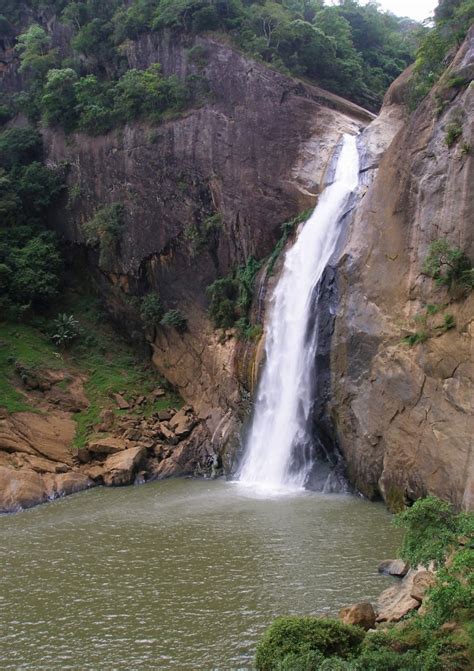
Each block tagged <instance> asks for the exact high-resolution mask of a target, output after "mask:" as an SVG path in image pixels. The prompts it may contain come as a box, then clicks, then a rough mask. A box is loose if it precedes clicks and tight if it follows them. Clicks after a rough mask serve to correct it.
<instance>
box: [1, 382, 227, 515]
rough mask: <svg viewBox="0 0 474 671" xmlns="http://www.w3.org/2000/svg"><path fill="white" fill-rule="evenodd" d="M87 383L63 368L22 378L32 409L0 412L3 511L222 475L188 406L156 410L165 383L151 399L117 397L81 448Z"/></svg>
mask: <svg viewBox="0 0 474 671" xmlns="http://www.w3.org/2000/svg"><path fill="white" fill-rule="evenodd" d="M19 379H20V377H19ZM83 383H84V378H82V377H81V376H80V375H77V376H75V377H72V378H71V375H70V373H68V372H64V371H51V370H43V371H41V372H36V374H35V376H34V377H32V376H31V375H30V376H29V377H28V376H23V377H22V378H21V383H19V384H21V387H22V389H21V390H22V393H24V395H25V397H26V398H27V400H28V402H29V403H30V404H31V407H32V411H31V412H16V413H14V414H9V413H7V412H6V411H1V414H0V513H10V512H17V511H20V510H23V509H25V508H30V507H32V506H35V505H38V504H41V503H45V502H47V501H51V500H53V499H56V498H59V497H62V496H67V495H69V494H73V493H76V492H79V491H82V490H85V489H89V488H90V487H94V486H98V485H105V486H107V487H116V486H123V485H131V484H134V483H143V482H146V481H149V480H155V479H162V478H167V477H171V476H186V475H201V476H202V475H207V476H211V475H215V474H216V473H217V472H218V468H219V460H218V457H217V455H216V454H214V453H213V452H212V449H211V448H210V447H209V446H210V443H211V441H210V436H209V435H208V433H209V432H208V429H207V427H206V425H205V424H204V423H203V422H202V421H201V420H199V418H198V417H197V416H196V414H195V413H194V412H193V409H192V407H191V406H189V405H185V406H183V407H181V408H176V407H169V408H166V409H164V410H158V411H155V412H154V411H153V405H154V404H155V401H156V399H158V398H162V397H165V396H166V391H165V390H164V389H162V388H157V389H155V390H154V391H153V392H152V393H151V394H150V395H149V396H148V397H145V396H134V397H129V398H125V397H124V396H123V395H121V394H114V395H113V397H112V398H111V404H112V406H113V407H109V408H106V409H104V410H102V412H101V414H100V423H99V424H97V425H96V426H94V427H93V433H92V434H91V436H90V437H89V439H88V441H87V443H86V444H85V446H83V447H81V448H79V449H76V448H75V447H74V437H75V433H76V422H75V419H74V416H75V414H76V413H77V412H80V411H81V410H84V408H87V407H88V404H89V401H88V399H87V397H86V394H85V393H84V388H83ZM66 384H67V386H66Z"/></svg>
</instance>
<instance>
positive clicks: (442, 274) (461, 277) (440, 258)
mask: <svg viewBox="0 0 474 671" xmlns="http://www.w3.org/2000/svg"><path fill="white" fill-rule="evenodd" d="M423 272H424V273H425V274H426V275H429V277H432V278H433V279H434V280H435V282H436V284H438V285H444V286H446V287H447V288H448V289H449V290H455V291H456V290H457V289H461V290H466V291H467V290H470V289H472V288H473V287H474V274H473V267H472V263H471V261H470V260H469V258H468V257H467V256H466V254H465V253H464V252H463V251H462V250H461V249H459V248H458V247H451V246H450V245H449V243H448V242H447V240H435V241H434V242H432V243H431V245H430V247H429V250H428V255H427V257H426V259H425V262H424V264H423Z"/></svg>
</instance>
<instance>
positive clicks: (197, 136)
mask: <svg viewBox="0 0 474 671" xmlns="http://www.w3.org/2000/svg"><path fill="white" fill-rule="evenodd" d="M50 21H52V23H51V30H52V31H53V33H54V34H55V35H56V39H57V42H58V44H59V46H61V45H62V43H63V42H64V40H65V36H64V34H63V32H61V30H62V29H59V28H58V27H57V26H56V27H55V24H54V19H50ZM473 41H474V36H473V34H472V33H471V35H470V37H469V38H468V40H467V42H466V44H465V45H464V46H463V48H462V49H461V51H460V52H459V54H458V56H457V57H456V59H455V61H454V63H453V65H452V66H451V69H450V71H449V72H448V74H447V75H446V77H445V78H443V80H442V81H441V82H440V84H439V86H438V87H437V89H435V90H434V91H433V92H432V94H431V95H430V96H429V97H428V98H427V99H426V100H425V102H424V103H423V104H422V105H421V107H420V108H419V109H418V111H417V112H416V113H415V114H414V115H412V117H411V118H409V117H408V115H407V113H406V110H405V109H404V108H403V105H402V104H401V102H402V98H403V95H402V94H403V88H404V85H405V82H406V79H407V77H408V76H409V73H406V74H405V75H403V76H402V78H401V79H400V81H398V82H397V83H396V84H395V85H394V86H393V87H392V89H391V90H390V91H389V93H388V94H387V97H386V101H385V105H384V108H383V110H382V113H381V115H380V116H379V117H378V118H377V119H376V120H375V121H373V123H372V124H371V125H370V127H369V128H368V129H367V130H366V131H365V132H364V134H363V136H362V138H361V151H362V156H361V162H362V172H361V185H362V186H361V190H362V193H363V195H362V198H361V200H360V203H359V205H358V207H357V210H356V213H355V216H354V218H353V222H352V224H351V227H350V228H349V230H348V234H347V237H346V239H345V240H344V241H343V243H342V245H341V250H340V252H339V254H338V258H337V259H335V261H334V263H333V264H332V267H331V269H330V270H329V271H328V273H327V274H326V282H325V285H324V287H323V290H322V292H321V295H322V300H323V302H325V307H326V308H329V309H326V310H325V311H324V310H323V309H322V308H323V307H324V306H323V305H321V306H320V308H321V316H320V319H319V328H320V329H321V330H322V331H324V337H323V338H322V340H321V342H322V346H321V351H320V353H319V355H318V365H319V371H318V374H320V375H321V377H320V380H321V382H320V391H321V398H322V399H323V400H324V404H323V403H320V407H319V408H318V413H317V414H318V419H319V422H318V431H319V434H320V438H321V439H322V440H323V441H327V442H331V443H334V444H338V445H339V447H340V449H341V451H342V453H343V455H344V457H345V460H346V464H347V469H348V474H349V477H350V479H351V480H352V482H353V483H354V484H355V486H356V487H357V488H358V489H359V490H360V491H362V492H363V493H364V494H366V495H367V496H369V497H377V496H379V495H381V496H382V497H383V498H385V500H386V501H387V502H388V503H389V505H390V506H391V507H396V506H398V505H400V504H401V503H402V502H403V501H404V500H410V499H415V498H417V497H419V496H422V495H425V494H427V493H433V494H436V495H438V496H441V497H442V498H445V499H448V500H451V501H453V502H454V503H456V505H458V506H464V507H469V506H472V505H473V491H472V487H473V473H472V469H473V463H472V443H471V441H472V435H473V428H474V427H473V426H472V423H471V422H472V417H471V415H470V414H469V413H470V411H471V409H472V408H471V403H472V386H470V385H472V349H471V339H470V338H471V337H472V328H473V326H472V313H473V312H472V297H471V298H462V299H461V298H457V299H454V298H453V297H451V296H450V295H448V293H447V292H446V290H444V289H442V288H436V287H435V286H434V285H433V282H432V280H430V279H429V278H427V277H425V276H424V275H423V274H422V272H421V270H422V265H423V261H424V258H425V256H426V254H427V250H428V247H429V245H430V243H431V242H432V241H433V240H435V239H438V238H447V239H448V240H449V242H450V243H451V244H452V245H455V246H458V247H461V248H462V249H464V250H465V251H466V252H467V253H468V254H470V256H471V257H472V256H473V252H474V250H473V239H472V235H473V232H472V221H473V207H474V202H473V195H472V189H470V188H469V187H470V185H471V184H472V181H473V167H472V151H471V152H469V151H466V150H462V147H463V146H464V147H465V148H466V147H468V146H469V145H473V141H472V124H473V104H474V103H473V89H472V84H471V86H470V87H466V86H462V87H460V88H455V87H454V88H453V87H449V85H448V79H449V78H450V77H452V76H453V75H454V74H457V73H463V74H465V75H467V76H471V78H472V60H473V51H474V46H473ZM195 46H199V49H200V57H199V62H196V61H195V60H193V47H195ZM195 53H196V52H195V51H194V54H195ZM7 56H8V58H5V59H3V60H4V66H3V78H4V82H6V83H7V85H8V86H9V87H10V88H15V87H17V86H19V83H18V81H17V79H18V76H17V73H16V63H15V56H14V54H13V52H12V51H11V50H9V51H8V54H7ZM127 58H128V61H129V64H130V67H146V66H148V65H149V64H151V63H153V62H157V61H158V62H161V64H162V67H163V71H164V73H165V74H171V73H175V74H177V75H178V76H179V77H181V78H185V77H188V76H189V75H194V76H195V77H199V78H200V81H201V82H202V83H203V85H204V88H205V89H206V90H207V93H206V98H205V99H204V100H202V103H201V104H200V105H199V106H197V107H196V108H195V109H191V110H188V111H187V112H186V113H183V114H182V115H181V116H180V117H179V118H176V119H171V120H168V121H166V122H164V123H162V124H160V125H157V126H152V125H149V124H139V123H135V124H133V125H129V126H126V127H125V128H123V129H120V130H117V131H114V132H111V133H109V134H108V135H106V136H102V137H97V138H91V137H87V136H83V135H73V136H67V137H66V136H64V135H63V134H61V133H59V132H56V131H52V130H45V131H44V137H45V145H46V148H47V160H48V161H49V163H51V164H60V163H65V164H66V165H67V180H68V184H69V186H70V191H69V199H68V201H67V202H64V203H63V207H62V208H61V209H60V210H59V211H58V212H57V213H56V227H57V230H58V231H59V233H60V234H61V236H62V237H63V239H64V240H65V242H66V243H68V245H69V246H70V249H71V252H72V255H73V256H80V257H81V258H84V257H85V259H86V262H87V266H88V268H89V269H90V270H91V271H92V273H93V274H94V276H95V278H96V281H97V284H98V286H99V288H100V291H101V294H102V296H103V297H104V299H105V300H106V302H107V304H108V307H109V310H110V312H111V314H113V315H114V317H115V319H116V320H117V321H118V322H119V323H120V324H121V325H122V328H124V329H126V330H127V331H128V332H129V333H130V334H131V335H134V334H138V333H139V332H140V331H141V330H142V325H141V324H140V322H139V319H138V315H137V311H136V308H135V307H134V305H133V303H132V302H131V301H130V298H131V297H132V296H143V295H144V294H146V293H148V292H150V291H152V292H157V293H158V294H159V296H160V298H161V300H162V302H163V304H164V306H165V308H166V309H173V308H179V310H180V311H181V312H182V313H183V314H184V316H185V317H186V319H187V324H188V328H187V330H186V332H184V333H179V332H178V331H177V330H175V329H173V328H169V327H159V328H158V329H155V330H154V332H153V333H149V334H148V339H149V341H150V342H151V345H152V349H153V361H154V363H155V365H156V366H157V368H158V369H159V370H160V372H161V373H163V374H164V376H165V377H166V378H167V379H168V380H170V382H172V383H173V384H174V385H175V386H176V387H177V389H178V390H179V392H180V394H181V395H182V396H183V397H184V399H185V400H186V401H187V402H188V403H190V404H192V406H193V407H194V408H195V409H196V412H197V414H198V416H199V418H200V419H203V420H205V422H206V423H207V429H206V430H207V431H208V432H209V433H206V435H207V436H208V435H212V441H213V442H214V443H215V445H216V446H219V448H220V449H221V450H222V451H223V452H224V453H225V450H226V449H227V448H226V441H228V438H229V436H231V435H234V434H235V429H236V428H237V427H238V425H239V421H238V415H239V411H240V409H241V408H242V399H243V397H244V396H245V395H246V394H245V393H244V392H245V388H246V389H247V390H251V388H252V384H253V383H254V381H255V377H256V370H257V367H258V361H259V358H260V357H261V353H262V341H260V344H258V343H253V344H250V345H245V344H243V343H242V342H239V341H238V340H237V339H236V338H235V337H234V335H233V334H232V332H228V333H226V334H223V333H222V332H216V331H215V329H214V328H213V326H212V324H211V323H210V321H209V318H208V314H207V308H208V302H209V301H208V296H207V294H206V287H207V286H208V285H209V284H211V283H212V282H213V281H214V280H215V279H216V278H218V277H223V276H225V275H226V274H227V273H229V272H230V271H231V270H232V269H234V268H235V267H236V266H238V265H242V264H244V263H245V262H246V261H247V260H248V259H249V257H250V256H255V257H256V258H259V259H261V258H264V257H265V256H266V255H267V254H269V252H270V251H271V250H272V248H273V246H274V244H275V242H276V240H277V239H278V238H279V236H280V226H281V224H282V223H283V222H285V221H287V220H289V219H291V218H292V217H293V216H295V215H296V214H297V213H299V212H301V211H302V210H305V209H307V208H309V207H312V206H313V205H314V204H315V201H316V199H317V195H318V192H319V191H320V189H321V186H322V184H323V183H324V177H325V171H326V168H327V165H328V162H329V159H330V157H331V155H332V153H333V151H334V148H335V147H336V145H337V142H338V140H339V138H340V136H341V133H343V132H356V131H358V130H361V129H363V128H365V127H366V126H367V125H368V123H369V122H370V121H371V116H370V115H369V114H368V113H366V112H365V111H364V110H361V109H360V108H358V107H356V106H355V105H352V104H350V103H347V102H346V101H344V100H342V99H340V98H338V97H337V96H334V95H331V94H327V93H325V92H324V91H321V90H320V89H317V88H316V87H312V86H309V85H307V84H303V83H302V82H299V81H296V80H294V79H291V78H289V77H286V76H284V75H282V74H280V73H277V72H275V71H272V70H269V69H268V68H265V67H263V66H261V65H259V64H257V63H255V62H254V61H252V60H250V59H248V58H246V57H245V56H243V55H242V54H241V53H239V52H238V51H236V50H235V49H233V48H231V47H229V46H228V45H227V44H224V43H221V42H219V41H216V40H215V39H210V38H204V37H197V38H195V39H193V40H192V41H185V40H184V39H183V40H177V39H175V38H173V39H171V37H170V36H169V35H167V34H162V35H160V36H157V35H154V36H143V37H142V38H141V39H140V40H139V41H137V42H135V43H131V44H130V45H129V46H128V53H127ZM440 101H441V102H442V101H444V103H443V106H442V107H443V109H442V110H441V113H440V114H438V113H437V112H436V108H437V107H440V104H439V103H440ZM453 120H456V122H457V123H461V125H462V132H463V139H462V141H461V140H459V141H458V142H457V143H455V144H454V145H453V146H451V147H448V146H447V144H446V141H445V137H446V127H447V126H448V125H449V124H450V123H451V122H452V121H453ZM394 135H396V137H395V139H394V140H393V141H392V139H393V137H394ZM112 203H120V204H121V205H122V206H123V208H124V224H125V225H124V228H123V231H122V233H121V236H120V238H119V239H118V240H117V243H116V245H115V247H114V249H112V250H109V251H110V252H111V253H109V254H107V255H103V254H102V255H101V254H100V253H99V250H98V249H97V248H94V247H90V246H88V245H87V244H86V238H85V234H84V224H85V223H86V222H87V221H89V220H90V219H91V218H92V217H93V216H94V214H95V212H97V210H98V209H99V208H101V207H103V206H104V205H107V204H112ZM215 215H219V217H218V221H219V225H218V226H217V227H216V228H215V229H214V230H213V233H212V235H211V236H210V237H209V238H208V239H205V241H204V242H205V244H203V245H199V246H198V247H199V248H198V249H196V246H195V244H194V243H195V238H196V235H201V234H202V232H203V231H204V230H205V222H206V220H207V219H209V218H210V217H214V216H215ZM274 281H275V278H274V277H273V278H272V279H270V281H268V279H267V278H266V277H265V273H264V272H262V273H261V275H260V277H259V282H258V290H257V292H256V293H257V296H256V299H255V301H254V310H255V312H256V313H258V315H259V316H260V317H262V315H263V314H264V304H265V296H268V295H269V293H270V288H269V287H270V286H271V283H272V282H274ZM427 304H436V305H437V306H439V308H440V310H439V318H440V319H441V318H442V316H443V314H445V313H449V314H452V315H453V317H454V320H455V322H456V328H455V329H450V330H449V331H446V332H443V330H442V329H437V328H436V326H437V323H436V322H433V324H432V325H431V326H430V330H431V337H430V338H429V339H428V340H427V341H426V342H424V343H423V344H419V345H416V346H414V347H413V348H409V347H408V346H407V345H403V344H401V340H402V338H403V337H404V336H405V335H406V334H407V332H409V331H413V330H416V328H417V326H416V323H415V322H414V320H415V317H417V315H420V313H421V314H422V313H424V312H425V311H426V305H427ZM229 453H230V452H229V450H228V451H227V454H229ZM224 456H225V454H224ZM224 461H225V465H226V466H229V463H230V459H224Z"/></svg>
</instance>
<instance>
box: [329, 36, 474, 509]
mask: <svg viewBox="0 0 474 671" xmlns="http://www.w3.org/2000/svg"><path fill="white" fill-rule="evenodd" d="M473 73H474V29H471V32H470V33H469V35H468V38H467V40H466V42H465V43H464V45H463V47H462V48H461V49H460V51H459V53H458V54H457V56H456V58H455V59H454V61H453V63H452V65H451V67H450V68H449V69H448V70H447V72H446V73H445V75H444V76H443V77H442V78H441V80H440V82H439V83H438V84H437V86H436V87H435V88H434V89H433V90H432V92H431V93H430V95H429V96H428V97H427V98H426V99H425V100H424V101H423V103H422V104H421V106H420V107H419V108H418V109H417V111H416V112H415V113H414V114H413V115H412V116H411V117H410V118H409V119H408V120H407V122H406V123H405V124H404V125H403V128H402V129H401V130H400V131H399V133H398V134H397V136H396V137H395V139H394V140H393V142H392V143H391V145H390V147H389V149H388V150H387V152H386V153H385V154H384V155H383V158H382V160H381V162H380V166H379V169H378V174H377V175H376V177H375V181H374V182H373V183H372V184H371V185H370V187H369V188H368V190H367V192H366V193H365V195H364V196H363V198H362V200H361V202H360V204H359V206H358V208H357V210H356V214H355V217H354V221H353V223H352V226H351V228H350V233H349V236H348V238H347V240H346V243H345V246H344V248H343V250H342V252H341V254H340V257H339V261H338V263H337V284H338V299H339V304H338V307H337V315H336V318H335V321H334V333H333V337H332V340H331V354H330V374H331V375H330V377H331V381H330V385H331V392H330V401H329V411H328V413H329V416H330V418H331V420H332V422H333V426H334V427H335V433H336V436H337V440H338V444H339V445H340V448H341V450H342V452H343V454H344V457H345V459H346V463H347V467H348V473H349V476H350V479H351V481H352V482H354V483H355V485H356V486H357V487H358V488H359V489H360V490H361V491H362V492H363V493H364V494H366V495H368V496H370V497H373V496H377V495H378V494H379V493H380V494H381V495H382V496H383V498H384V499H385V500H386V501H387V502H388V503H389V505H390V506H391V507H392V508H397V507H399V506H400V505H402V503H403V502H404V501H410V500H415V499H416V498H418V497H421V496H426V495H428V494H434V495H437V496H439V497H441V498H443V499H446V500H449V501H452V502H454V503H455V504H456V505H457V506H458V507H464V508H472V506H473V505H474V456H473V435H474V424H473V415H472V399H473V395H472V394H473V385H472V381H473V372H474V371H473V348H472V335H473V327H474V325H473V315H474V302H473V297H472V293H471V295H469V296H467V297H466V296H465V295H463V296H457V297H452V296H451V295H450V294H449V292H448V291H447V289H446V288H445V287H437V286H436V284H435V282H434V281H433V280H432V279H431V278H429V277H427V276H426V275H424V274H423V273H422V266H423V262H424V260H425V258H426V256H427V254H428V248H429V245H430V244H431V243H432V242H433V241H434V240H437V239H446V240H447V241H448V242H449V243H450V245H452V246H454V247H458V248H460V249H462V250H464V251H465V252H466V254H467V255H468V256H469V257H470V258H471V259H472V258H473V256H474V226H473V224H474V193H473V189H472V185H473V183H474V166H473V160H472V151H471V149H470V147H471V146H473V145H474V138H473V125H474V89H473V84H472V78H473ZM456 78H457V81H458V85H457V86H453V85H452V83H453V82H455V81H456ZM405 81H406V76H402V77H401V79H400V80H399V81H398V82H396V83H395V84H394V85H393V86H392V89H391V90H390V91H389V92H388V94H387V98H386V106H385V109H389V108H390V107H393V105H394V103H396V102H397V100H398V99H400V97H401V94H402V93H403V87H404V85H405ZM459 82H464V85H461V86H459ZM469 82H471V83H470V84H469ZM375 123H377V122H375ZM453 123H454V124H457V125H458V127H459V128H460V129H462V133H461V135H460V137H459V140H458V141H457V142H454V143H453V144H452V145H451V146H448V143H447V141H446V138H447V131H448V129H449V126H450V125H452V124H453ZM370 134H371V131H370V129H369V130H368V131H367V134H366V137H367V142H368V145H369V148H370V144H371V138H370ZM427 305H432V306H436V308H435V309H436V310H439V312H438V314H437V315H436V316H434V317H430V318H428V319H427V311H426V310H427V307H426V306H427ZM445 313H448V314H451V315H452V316H453V318H454V321H455V323H456V327H455V328H453V329H450V330H447V331H445V332H444V331H443V328H441V327H440V325H442V323H443V314H445ZM426 319H427V323H426ZM419 329H424V330H426V332H427V334H428V336H429V337H428V339H427V340H426V341H425V342H423V343H421V344H417V345H415V346H413V347H409V346H407V345H406V344H403V343H402V342H401V341H402V339H403V337H404V336H406V334H407V333H409V332H414V331H417V330H419Z"/></svg>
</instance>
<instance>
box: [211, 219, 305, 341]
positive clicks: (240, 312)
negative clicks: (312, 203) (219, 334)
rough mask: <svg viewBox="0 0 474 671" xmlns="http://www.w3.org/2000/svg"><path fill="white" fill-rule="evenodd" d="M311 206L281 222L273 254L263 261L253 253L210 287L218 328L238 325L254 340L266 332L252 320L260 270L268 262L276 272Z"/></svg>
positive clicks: (269, 269)
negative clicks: (251, 315) (292, 236)
mask: <svg viewBox="0 0 474 671" xmlns="http://www.w3.org/2000/svg"><path fill="white" fill-rule="evenodd" d="M309 214H310V211H309V210H306V211H305V212H301V213H300V214H298V215H297V216H296V217H294V218H293V219H291V220H290V221H287V222H285V223H284V224H283V225H282V226H281V236H280V238H279V240H278V242H277V244H276V245H275V247H274V249H273V251H272V252H271V254H270V255H269V256H268V257H267V258H266V259H262V260H261V261H256V260H255V259H254V258H253V256H251V257H250V258H249V259H248V261H247V263H246V265H245V266H238V267H237V268H236V269H235V270H234V271H233V272H232V273H231V274H230V275H229V276H227V277H223V278H220V279H218V280H216V281H215V282H213V283H212V284H211V285H210V286H208V287H207V292H208V294H209V296H210V299H211V302H210V306H209V315H210V317H211V319H212V321H213V323H214V326H215V327H216V328H221V329H226V328H232V327H236V328H237V332H238V334H239V336H240V337H241V338H245V339H246V340H251V339H253V338H258V337H259V336H260V335H261V333H262V327H261V326H260V324H251V323H250V308H251V306H252V299H253V293H254V285H255V279H256V276H257V273H258V271H259V270H260V268H262V266H264V265H266V271H267V273H268V274H271V273H272V272H273V269H274V267H275V263H276V261H277V259H278V257H279V255H280V254H281V252H282V251H283V249H284V248H285V244H286V242H287V240H288V238H289V236H290V234H291V232H292V231H293V230H294V229H295V227H296V226H297V225H298V224H300V223H302V222H303V221H305V220H306V219H307V218H308V216H309Z"/></svg>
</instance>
